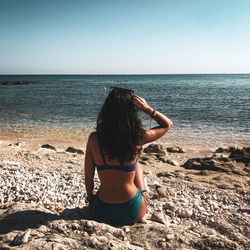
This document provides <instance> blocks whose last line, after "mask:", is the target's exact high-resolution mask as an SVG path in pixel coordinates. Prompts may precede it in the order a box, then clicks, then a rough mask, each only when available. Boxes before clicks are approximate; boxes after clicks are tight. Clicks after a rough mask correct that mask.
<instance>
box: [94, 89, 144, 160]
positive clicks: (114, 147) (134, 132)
mask: <svg viewBox="0 0 250 250" xmlns="http://www.w3.org/2000/svg"><path fill="white" fill-rule="evenodd" d="M144 134H145V130H144V129H143V127H142V122H141V120H140V119H139V118H138V114H137V108H136V107H135V106H134V104H133V91H131V90H128V89H123V88H118V87H112V88H111V91H110V93H109V95H108V97H107V98H106V100H105V102H104V105H103V106H102V108H101V111H100V113H99V115H98V118H97V137H98V141H99V143H100V146H101V147H102V148H103V150H104V152H105V154H107V155H108V157H109V159H110V160H112V159H113V158H117V159H118V160H120V161H122V160H129V161H130V160H132V159H133V158H134V157H135V155H136V153H137V152H138V147H137V146H138V145H140V142H141V141H142V139H143V136H144Z"/></svg>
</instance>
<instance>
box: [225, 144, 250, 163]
mask: <svg viewBox="0 0 250 250" xmlns="http://www.w3.org/2000/svg"><path fill="white" fill-rule="evenodd" d="M229 158H230V159H232V160H234V161H236V162H242V163H245V164H249V163H250V147H247V148H242V149H238V148H237V149H232V150H231V154H230V155H229Z"/></svg>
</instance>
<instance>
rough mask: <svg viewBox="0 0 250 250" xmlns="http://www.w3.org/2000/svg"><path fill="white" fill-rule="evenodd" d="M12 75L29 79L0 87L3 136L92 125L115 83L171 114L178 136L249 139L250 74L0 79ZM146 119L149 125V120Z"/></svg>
mask: <svg viewBox="0 0 250 250" xmlns="http://www.w3.org/2000/svg"><path fill="white" fill-rule="evenodd" d="M7 80H8V81H28V82H29V84H28V85H21V86H17V85H12V86H6V85H4V86H1V87H0V130H1V131H0V135H1V133H2V134H4V133H8V132H15V133H19V132H22V131H26V132H25V133H27V131H36V133H38V131H43V132H41V133H45V131H46V130H49V129H51V128H53V129H58V130H59V131H67V130H68V131H77V130H78V131H79V130H84V129H92V128H94V127H95V122H96V118H97V114H98V112H99V110H100V108H101V106H102V104H103V102H104V100H105V97H106V96H107V94H108V92H109V89H110V87H111V86H119V87H124V88H129V89H132V90H134V91H135V94H137V95H139V96H142V97H144V98H145V99H146V100H147V102H148V104H149V105H151V106H152V107H154V108H156V109H157V110H159V111H160V112H162V113H164V114H166V115H167V116H168V117H169V118H170V119H171V120H172V121H173V123H174V127H173V131H174V132H173V136H174V137H175V138H176V137H177V136H179V137H181V138H182V140H185V138H186V135H187V134H189V135H191V134H192V136H196V135H200V136H201V135H202V136H203V137H202V138H203V140H204V141H206V140H208V139H209V138H211V136H213V138H212V139H213V140H216V139H217V140H219V139H220V138H221V140H224V139H225V138H227V139H228V140H232V142H234V141H235V140H237V142H240V141H244V142H246V143H247V142H249V141H250V105H249V104H250V75H249V74H239V75H224V74H223V75H8V76H7V75H1V76H0V82H1V81H7ZM141 118H142V120H143V124H144V125H145V128H148V127H149V124H150V119H149V118H148V117H147V116H145V115H143V114H141ZM152 124H153V123H152ZM27 128H28V130H27ZM41 128H43V129H42V130H41ZM25 129H26V130H25ZM38 134H39V133H38ZM223 138H224V139H223Z"/></svg>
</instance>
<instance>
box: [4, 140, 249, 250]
mask: <svg viewBox="0 0 250 250" xmlns="http://www.w3.org/2000/svg"><path fill="white" fill-rule="evenodd" d="M69 146H70V145H67V146H65V145H52V144H41V145H39V144H34V143H33V144H28V143H24V142H21V143H20V142H15V143H13V142H11V143H10V142H7V141H2V142H0V249H249V248H250V245H249V238H250V233H249V222H250V220H249V219H250V216H249V211H250V207H249V198H250V197H249V184H250V180H249V162H250V148H249V147H244V148H241V147H235V146H234V147H227V148H218V149H217V150H215V151H213V150H207V151H200V152H193V151H192V150H191V149H188V148H182V147H178V146H175V145H173V146H168V147H166V146H164V144H151V145H148V146H146V147H145V148H144V150H143V152H142V153H141V155H140V157H139V162H140V163H141V164H142V165H143V169H144V175H145V178H146V181H147V185H148V191H149V198H150V201H149V208H148V212H147V214H146V216H145V219H143V220H142V221H141V222H140V223H136V224H134V225H125V226H119V225H110V224H106V223H103V222H102V221H98V220H97V219H96V218H95V217H94V215H93V214H92V212H91V211H90V209H89V208H88V204H87V201H86V192H85V186H84V150H85V149H84V147H83V148H78V147H72V146H71V147H69ZM95 180H96V188H98V185H99V183H98V178H97V175H96V177H95Z"/></svg>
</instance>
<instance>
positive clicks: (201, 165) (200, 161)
mask: <svg viewBox="0 0 250 250" xmlns="http://www.w3.org/2000/svg"><path fill="white" fill-rule="evenodd" d="M182 167H184V168H185V169H196V170H212V171H220V172H233V171H235V169H236V166H235V164H234V163H233V162H232V161H231V160H230V159H228V158H226V157H205V158H193V159H189V160H188V161H187V162H185V163H184V164H183V165H182Z"/></svg>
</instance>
